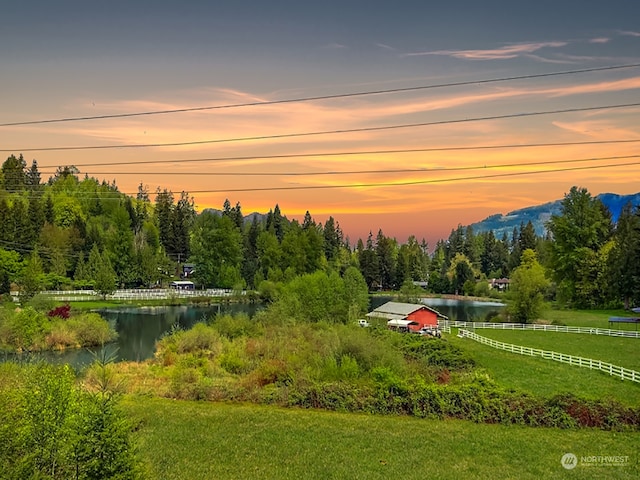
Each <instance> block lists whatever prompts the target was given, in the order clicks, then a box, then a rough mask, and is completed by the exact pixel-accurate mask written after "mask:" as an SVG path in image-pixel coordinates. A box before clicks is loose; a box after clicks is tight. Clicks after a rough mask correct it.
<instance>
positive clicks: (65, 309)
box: [47, 303, 71, 318]
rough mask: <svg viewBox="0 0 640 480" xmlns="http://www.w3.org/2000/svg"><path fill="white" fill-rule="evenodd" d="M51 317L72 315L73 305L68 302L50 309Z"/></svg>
mask: <svg viewBox="0 0 640 480" xmlns="http://www.w3.org/2000/svg"><path fill="white" fill-rule="evenodd" d="M47 316H48V317H49V318H51V317H60V318H69V317H70V316H71V305H69V304H68V303H67V304H65V305H60V306H58V307H56V308H54V309H52V310H49V313H47Z"/></svg>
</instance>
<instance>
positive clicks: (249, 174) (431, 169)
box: [80, 155, 638, 177]
mask: <svg viewBox="0 0 640 480" xmlns="http://www.w3.org/2000/svg"><path fill="white" fill-rule="evenodd" d="M637 156H638V155H619V156H614V157H592V158H573V159H566V160H547V161H541V162H524V163H504V164H498V165H482V166H466V167H429V168H426V167H423V168H390V169H384V170H330V171H326V172H200V171H198V172H175V171H173V172H155V173H154V175H172V176H175V175H178V176H215V177H310V176H323V175H359V174H380V173H439V172H450V171H464V170H479V169H490V168H491V169H493V168H511V167H527V166H534V165H557V164H561V163H579V162H599V161H603V160H621V159H624V158H636V157H637ZM80 173H82V171H80ZM86 173H87V175H88V174H89V172H86ZM91 175H149V172H91Z"/></svg>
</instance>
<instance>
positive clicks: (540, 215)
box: [471, 193, 640, 238]
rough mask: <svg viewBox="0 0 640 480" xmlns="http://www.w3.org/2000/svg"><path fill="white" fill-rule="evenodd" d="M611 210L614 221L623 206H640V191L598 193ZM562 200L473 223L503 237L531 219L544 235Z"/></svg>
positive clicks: (476, 227) (478, 231) (537, 229)
mask: <svg viewBox="0 0 640 480" xmlns="http://www.w3.org/2000/svg"><path fill="white" fill-rule="evenodd" d="M596 198H598V199H600V200H601V201H602V202H603V203H604V204H605V206H606V207H607V208H608V209H609V211H610V212H611V217H612V218H613V221H614V222H617V221H618V217H619V216H620V212H621V210H622V207H623V206H624V205H625V204H626V203H628V202H631V204H632V205H633V206H635V207H637V206H640V193H636V194H632V195H618V194H615V193H602V194H600V195H596ZM561 204H562V200H556V201H554V202H549V203H544V204H542V205H536V206H533V207H526V208H521V209H519V210H514V211H512V212H509V213H507V214H506V215H503V214H501V213H497V214H495V215H491V216H489V217H487V218H485V219H484V220H482V221H480V222H476V223H473V224H471V227H473V231H474V232H475V233H480V232H486V231H489V230H492V231H493V233H494V235H495V236H496V238H502V236H503V234H505V233H506V234H507V236H508V237H511V234H512V232H513V229H514V228H518V227H519V226H520V224H521V223H523V224H527V223H528V222H529V221H531V223H532V224H533V227H534V229H535V231H536V234H537V235H539V236H543V235H544V234H545V233H546V228H545V224H546V222H547V221H548V220H549V218H551V215H557V214H559V213H560V208H561Z"/></svg>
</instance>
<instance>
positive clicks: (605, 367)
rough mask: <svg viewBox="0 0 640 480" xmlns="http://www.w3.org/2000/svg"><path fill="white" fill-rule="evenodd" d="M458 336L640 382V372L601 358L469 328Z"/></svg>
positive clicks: (500, 348)
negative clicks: (517, 342)
mask: <svg viewBox="0 0 640 480" xmlns="http://www.w3.org/2000/svg"><path fill="white" fill-rule="evenodd" d="M458 336H459V337H462V338H470V339H471V340H475V341H476V342H479V343H482V344H484V345H489V346H490V347H493V348H497V349H499V350H505V351H507V352H511V353H517V354H519V355H528V356H530V357H542V358H546V359H547V360H553V361H556V362H561V363H566V364H569V365H574V366H577V367H583V368H589V369H592V370H600V371H602V372H606V373H608V374H609V375H612V376H614V377H619V378H621V379H622V380H631V381H632V382H637V383H640V372H636V371H635V370H630V369H628V368H624V367H619V366H618V365H613V364H611V363H607V362H602V361H600V360H594V359H592V358H584V357H576V356H573V355H566V354H564V353H558V352H551V351H548V350H540V349H537V348H531V347H523V346H521V345H514V344H512V343H504V342H498V341H496V340H493V339H491V338H487V337H482V336H480V335H478V334H477V333H474V332H470V331H469V330H464V329H463V330H460V331H459V332H458Z"/></svg>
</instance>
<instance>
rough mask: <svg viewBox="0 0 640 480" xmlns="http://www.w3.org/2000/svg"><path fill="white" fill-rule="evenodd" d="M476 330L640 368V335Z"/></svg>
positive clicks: (518, 342) (501, 339) (502, 339)
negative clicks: (626, 336) (621, 335)
mask: <svg viewBox="0 0 640 480" xmlns="http://www.w3.org/2000/svg"><path fill="white" fill-rule="evenodd" d="M476 333H477V334H478V335H482V336H483V337H487V338H491V339H493V340H497V341H499V342H505V343H513V344H516V345H523V346H526V347H532V348H539V349H542V350H550V351H553V352H560V353H566V354H568V355H575V356H577V357H584V358H593V359H594V360H601V361H603V362H608V363H612V364H614V365H618V366H620V367H625V368H630V369H632V370H636V371H640V338H623V337H609V336H606V335H590V334H582V333H558V332H541V331H527V330H493V329H490V328H484V329H478V330H476Z"/></svg>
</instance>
